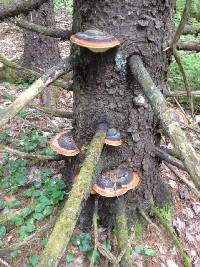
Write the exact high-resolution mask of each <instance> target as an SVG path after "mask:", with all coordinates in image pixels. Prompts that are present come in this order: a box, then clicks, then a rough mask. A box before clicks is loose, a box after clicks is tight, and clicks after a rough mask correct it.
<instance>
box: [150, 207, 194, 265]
mask: <svg viewBox="0 0 200 267" xmlns="http://www.w3.org/2000/svg"><path fill="white" fill-rule="evenodd" d="M152 212H153V213H154V215H155V216H156V218H157V219H158V220H159V221H160V223H161V224H162V226H163V227H164V228H165V230H166V231H167V233H168V235H169V236H170V237H171V239H172V241H173V242H174V244H175V246H176V248H177V249H178V252H179V255H180V257H181V261H182V264H183V266H184V267H192V264H191V262H190V259H189V257H188V256H187V254H186V253H185V251H184V250H183V248H182V245H181V243H180V241H179V240H178V238H177V236H176V234H175V233H174V231H173V229H172V227H171V226H170V225H169V224H168V223H167V221H166V219H163V217H162V215H161V214H160V212H159V210H158V209H157V208H155V207H154V208H152Z"/></svg>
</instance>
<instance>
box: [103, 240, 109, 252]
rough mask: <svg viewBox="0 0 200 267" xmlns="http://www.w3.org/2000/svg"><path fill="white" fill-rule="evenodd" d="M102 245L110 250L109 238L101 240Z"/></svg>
mask: <svg viewBox="0 0 200 267" xmlns="http://www.w3.org/2000/svg"><path fill="white" fill-rule="evenodd" d="M103 246H104V248H105V249H107V250H109V251H111V245H110V242H109V240H107V239H106V240H104V241H103Z"/></svg>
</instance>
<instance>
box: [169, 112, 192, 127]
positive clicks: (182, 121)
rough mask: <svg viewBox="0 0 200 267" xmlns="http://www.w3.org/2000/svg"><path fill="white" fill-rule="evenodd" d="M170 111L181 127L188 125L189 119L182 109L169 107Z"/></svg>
mask: <svg viewBox="0 0 200 267" xmlns="http://www.w3.org/2000/svg"><path fill="white" fill-rule="evenodd" d="M169 111H170V112H171V113H172V116H173V118H174V119H175V120H176V121H177V122H178V123H179V125H180V126H181V127H184V126H185V125H188V119H187V118H186V116H185V115H184V114H183V113H182V112H181V111H179V110H178V109H175V108H169Z"/></svg>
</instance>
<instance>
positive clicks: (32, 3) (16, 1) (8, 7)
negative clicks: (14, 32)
mask: <svg viewBox="0 0 200 267" xmlns="http://www.w3.org/2000/svg"><path fill="white" fill-rule="evenodd" d="M45 2H46V0H26V1H24V0H0V21H2V20H4V19H6V18H10V17H15V16H18V15H19V14H21V13H28V12H29V11H31V10H33V9H36V8H38V7H39V6H41V5H42V4H43V3H45Z"/></svg>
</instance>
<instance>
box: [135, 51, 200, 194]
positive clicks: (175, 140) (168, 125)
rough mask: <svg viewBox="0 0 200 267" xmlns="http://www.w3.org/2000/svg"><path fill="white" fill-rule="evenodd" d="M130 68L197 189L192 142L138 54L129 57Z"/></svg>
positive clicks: (198, 164)
mask: <svg viewBox="0 0 200 267" xmlns="http://www.w3.org/2000/svg"><path fill="white" fill-rule="evenodd" d="M130 68H131V71H132V73H133V76H134V78H135V79H136V80H137V81H138V83H139V85H140V86H141V88H142V89H143V91H144V93H145V95H146V97H147V98H148V100H149V102H150V104H151V107H152V109H153V111H154V113H155V115H156V116H157V117H158V119H159V120H160V123H161V125H162V128H163V129H164V131H165V133H166V134H167V135H168V136H169V138H170V140H171V142H172V144H173V146H174V148H175V149H176V151H177V153H178V154H179V157H180V160H181V161H182V162H183V164H184V166H185V168H186V170H187V171H188V173H189V174H190V175H191V177H192V180H193V181H194V184H195V185H196V187H197V188H198V189H199V188H200V161H199V158H198V156H197V154H196V152H195V150H194V148H193V146H192V144H191V143H190V142H189V140H188V139H187V137H186V135H185V133H184V132H183V131H182V130H181V128H180V126H179V124H178V122H176V121H175V120H174V119H173V116H172V114H171V112H170V110H169V108H168V106H167V102H166V100H165V98H164V97H163V95H162V93H161V92H160V90H159V89H158V88H157V87H156V85H155V84H154V82H153V80H152V79H151V77H150V75H149V73H148V71H147V70H146V69H145V67H144V65H143V62H142V59H141V58H140V56H138V55H134V56H132V57H131V59H130Z"/></svg>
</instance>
